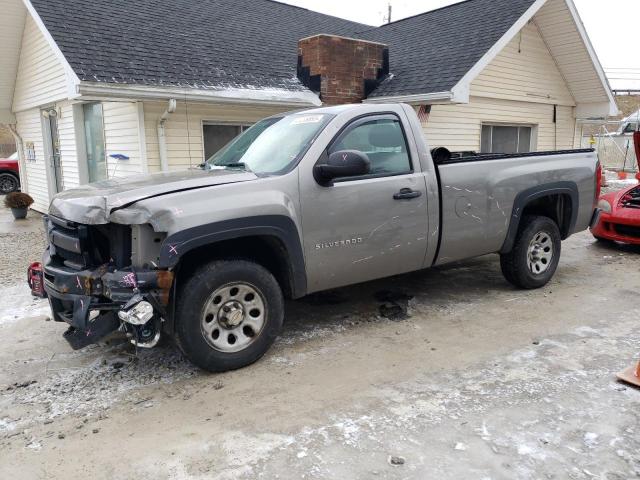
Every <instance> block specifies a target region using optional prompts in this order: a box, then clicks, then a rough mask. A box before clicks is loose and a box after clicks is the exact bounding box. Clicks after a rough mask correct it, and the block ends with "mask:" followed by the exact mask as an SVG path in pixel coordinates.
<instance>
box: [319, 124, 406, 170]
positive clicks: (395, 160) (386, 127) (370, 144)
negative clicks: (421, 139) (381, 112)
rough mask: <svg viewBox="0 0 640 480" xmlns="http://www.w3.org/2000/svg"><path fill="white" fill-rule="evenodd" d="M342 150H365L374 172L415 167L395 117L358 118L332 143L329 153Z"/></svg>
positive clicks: (400, 126)
mask: <svg viewBox="0 0 640 480" xmlns="http://www.w3.org/2000/svg"><path fill="white" fill-rule="evenodd" d="M340 150H358V151H360V152H363V153H366V154H367V156H368V157H369V160H370V161H371V174H372V175H402V174H406V173H411V171H412V169H411V159H410V157H409V149H408V146H407V140H406V138H405V135H404V131H403V130H402V125H401V124H400V121H399V120H398V119H397V118H395V117H383V118H375V119H364V120H359V121H356V123H354V124H353V125H352V126H351V127H349V128H348V129H347V130H345V131H344V132H343V133H342V134H341V135H340V136H339V137H338V138H337V139H336V141H335V142H334V143H333V145H331V148H330V153H333V152H338V151H340Z"/></svg>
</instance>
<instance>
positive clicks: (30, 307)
mask: <svg viewBox="0 0 640 480" xmlns="http://www.w3.org/2000/svg"><path fill="white" fill-rule="evenodd" d="M49 314H50V310H49V302H48V301H47V300H45V299H42V298H37V297H34V296H32V295H31V290H30V289H29V286H28V285H27V282H26V280H25V282H24V284H21V285H14V286H11V287H3V288H0V325H6V324H9V323H13V322H17V321H19V320H21V319H23V318H31V317H39V316H43V315H45V316H46V315H49Z"/></svg>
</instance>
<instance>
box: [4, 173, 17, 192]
mask: <svg viewBox="0 0 640 480" xmlns="http://www.w3.org/2000/svg"><path fill="white" fill-rule="evenodd" d="M19 186H20V182H19V180H18V179H17V177H16V176H15V175H12V174H11V173H6V172H5V173H0V194H3V195H6V194H7V193H11V192H15V191H16V190H18V187H19Z"/></svg>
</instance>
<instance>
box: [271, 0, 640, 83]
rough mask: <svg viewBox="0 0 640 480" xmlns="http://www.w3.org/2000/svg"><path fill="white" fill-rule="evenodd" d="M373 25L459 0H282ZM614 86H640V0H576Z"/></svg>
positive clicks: (594, 45) (592, 41) (601, 61)
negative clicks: (389, 8) (389, 18)
mask: <svg viewBox="0 0 640 480" xmlns="http://www.w3.org/2000/svg"><path fill="white" fill-rule="evenodd" d="M280 1H283V2H284V3H289V4H292V5H298V6H300V7H304V8H308V9H310V10H315V11H318V12H322V13H326V14H329V15H335V16H337V17H342V18H347V19H349V20H353V21H356V22H361V23H367V24H370V25H380V24H382V23H384V22H385V21H386V16H387V11H388V5H389V3H391V6H392V14H391V16H392V20H400V19H401V18H405V17H409V16H411V15H416V14H419V13H423V12H426V11H428V10H433V9H435V8H440V7H444V6H446V5H451V4H453V3H457V2H458V0H391V1H390V2H389V0H280ZM574 3H575V4H576V7H577V8H578V11H579V13H580V16H581V18H582V21H583V23H584V25H585V27H586V29H587V32H588V34H589V37H590V38H591V43H592V44H593V47H594V49H595V50H596V53H597V54H598V57H599V58H600V63H601V64H602V66H603V67H604V69H605V72H606V73H607V75H608V77H609V81H610V83H611V86H612V87H613V88H614V89H640V0H606V1H605V0H574Z"/></svg>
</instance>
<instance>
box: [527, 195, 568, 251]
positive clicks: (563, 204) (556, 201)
mask: <svg viewBox="0 0 640 480" xmlns="http://www.w3.org/2000/svg"><path fill="white" fill-rule="evenodd" d="M573 208H575V206H574V205H573V204H572V200H571V196H569V195H567V194H562V193H559V194H552V195H545V196H544V197H540V198H536V199H535V200H533V201H531V202H529V203H528V204H527V205H526V207H525V208H524V210H523V212H522V216H525V215H542V216H545V217H549V218H550V219H552V220H553V221H554V222H556V225H558V228H559V229H560V235H561V236H562V239H563V240H564V239H566V238H567V237H568V236H569V234H570V233H571V232H570V230H571V220H572V218H573Z"/></svg>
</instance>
